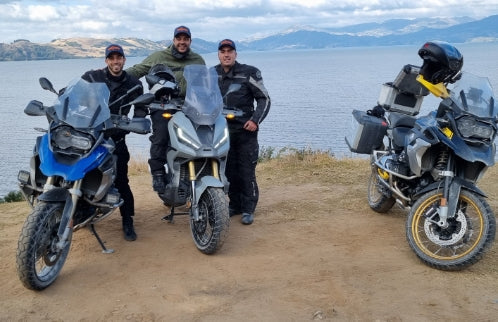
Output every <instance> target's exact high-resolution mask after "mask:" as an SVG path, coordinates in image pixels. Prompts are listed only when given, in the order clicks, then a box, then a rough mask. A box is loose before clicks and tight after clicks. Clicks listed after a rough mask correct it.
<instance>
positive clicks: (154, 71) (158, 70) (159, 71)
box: [146, 64, 176, 89]
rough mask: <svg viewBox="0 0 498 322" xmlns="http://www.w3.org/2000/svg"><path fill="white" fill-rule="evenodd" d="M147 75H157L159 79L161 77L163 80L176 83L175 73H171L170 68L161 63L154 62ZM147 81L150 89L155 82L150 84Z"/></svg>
mask: <svg viewBox="0 0 498 322" xmlns="http://www.w3.org/2000/svg"><path fill="white" fill-rule="evenodd" d="M149 75H153V76H157V77H159V78H160V79H163V80H165V81H170V82H172V83H176V78H175V74H173V71H172V70H171V68H169V67H168V66H166V65H163V64H156V65H154V66H152V67H151V68H150V70H149ZM146 79H147V78H146ZM147 83H148V85H149V89H151V88H152V86H154V85H155V83H153V84H151V83H149V82H147Z"/></svg>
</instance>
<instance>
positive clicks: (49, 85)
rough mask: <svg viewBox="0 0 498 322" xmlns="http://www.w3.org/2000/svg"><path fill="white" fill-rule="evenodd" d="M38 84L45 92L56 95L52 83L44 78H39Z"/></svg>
mask: <svg viewBox="0 0 498 322" xmlns="http://www.w3.org/2000/svg"><path fill="white" fill-rule="evenodd" d="M38 81H39V82H40V86H41V87H42V88H43V89H44V90H47V91H51V92H52V93H55V94H58V93H57V92H56V91H55V89H54V86H53V85H52V83H51V82H50V81H49V80H48V79H47V78H45V77H40V79H39V80H38Z"/></svg>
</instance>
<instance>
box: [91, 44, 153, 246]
mask: <svg viewBox="0 0 498 322" xmlns="http://www.w3.org/2000/svg"><path fill="white" fill-rule="evenodd" d="M125 61H126V58H125V55H124V51H123V48H122V47H121V46H119V45H115V44H113V45H110V46H108V47H107V48H106V50H105V63H106V64H107V67H105V68H103V69H98V70H92V71H88V72H86V73H85V74H84V75H83V76H82V78H83V79H85V80H87V81H89V82H102V83H106V84H107V87H108V88H109V91H110V98H109V103H112V102H114V101H115V100H116V99H118V98H119V97H121V96H122V95H124V94H125V93H126V92H127V91H128V90H130V89H131V88H133V87H135V86H136V85H140V86H142V83H141V82H140V81H139V80H138V79H137V78H136V77H134V76H133V75H129V74H128V73H126V72H125V71H124V70H123V66H124V64H125ZM141 94H143V88H140V90H137V91H136V92H134V93H133V94H131V95H129V96H127V97H125V98H123V99H122V100H121V101H119V102H117V103H116V104H114V105H113V106H111V108H110V109H111V114H119V112H120V111H119V108H120V106H122V105H123V104H126V103H128V102H130V101H132V100H133V99H135V98H136V97H138V96H139V95H141ZM129 111H130V107H127V108H124V109H123V110H122V111H121V113H122V115H128V113H129ZM145 115H146V111H142V110H134V117H145ZM126 134H128V132H126V131H124V130H118V129H117V130H116V132H113V133H112V134H110V137H111V138H112V139H113V141H114V143H115V144H116V149H115V150H114V155H115V156H116V157H117V162H116V168H117V169H116V172H117V173H116V180H115V181H114V186H115V187H116V189H118V191H119V194H120V195H121V198H122V199H123V201H124V203H123V205H122V206H121V207H120V208H119V210H120V212H121V217H122V221H123V232H124V238H125V239H126V240H128V241H133V240H136V239H137V234H136V233H135V229H134V227H133V216H134V214H135V203H134V199H133V193H132V192H131V189H130V185H129V183H128V182H129V180H128V161H129V160H130V153H129V152H128V147H127V146H126V141H125V137H126Z"/></svg>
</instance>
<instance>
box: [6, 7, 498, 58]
mask: <svg viewBox="0 0 498 322" xmlns="http://www.w3.org/2000/svg"><path fill="white" fill-rule="evenodd" d="M496 26H498V15H493V16H489V17H487V18H484V19H481V20H477V21H472V20H471V19H469V18H467V17H457V18H454V19H447V20H441V19H439V18H424V19H413V20H410V19H396V20H389V21H386V22H384V23H379V24H358V25H353V26H347V27H343V28H338V29H328V30H323V29H322V30H320V29H315V28H312V27H309V26H301V27H293V28H290V29H288V30H285V31H283V32H281V33H277V34H274V35H270V36H267V37H263V38H257V39H246V40H241V41H238V45H237V50H238V51H242V50H257V51H265V50H292V49H323V48H335V47H351V46H394V45H412V44H422V43H424V42H425V41H427V40H434V39H437V40H445V41H448V42H451V43H465V42H483V41H485V42H493V41H498V29H497V28H496ZM170 42H171V41H170V40H162V41H151V40H146V39H138V38H112V39H93V38H68V39H55V40H52V41H51V42H49V43H45V44H36V43H32V42H30V41H29V40H26V39H19V40H16V41H14V42H13V43H11V44H3V43H0V61H14V60H43V59H67V58H88V57H102V53H103V52H104V48H105V47H106V46H107V45H109V44H111V43H119V44H121V45H123V47H124V49H125V52H126V53H127V55H128V56H146V55H148V54H149V53H151V52H153V51H156V50H161V49H163V48H165V47H166V46H167V45H169V43H170ZM192 48H193V50H194V51H196V52H198V53H201V54H204V53H209V52H215V51H216V50H217V43H216V42H212V41H206V40H203V39H197V38H194V39H193V43H192Z"/></svg>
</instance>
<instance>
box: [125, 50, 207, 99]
mask: <svg viewBox="0 0 498 322" xmlns="http://www.w3.org/2000/svg"><path fill="white" fill-rule="evenodd" d="M172 46H173V45H170V46H169V47H168V48H166V49H165V50H161V51H156V52H154V53H152V54H150V55H149V56H148V57H146V58H145V59H144V60H143V61H142V62H141V63H139V64H136V65H133V66H132V67H130V68H128V69H127V70H126V72H127V73H128V74H131V75H133V76H135V77H137V78H141V77H143V76H145V75H147V73H149V70H150V68H151V67H152V66H154V65H156V64H164V65H166V66H168V67H169V68H171V70H172V71H173V73H174V74H175V78H176V81H177V84H178V87H179V88H180V97H182V98H184V97H185V93H186V89H187V83H186V81H185V78H184V77H183V69H184V68H185V66H187V65H191V64H200V65H206V62H205V61H204V59H203V58H202V57H201V55H199V54H197V53H194V52H193V51H192V50H190V52H189V53H188V55H187V56H186V57H185V58H183V59H178V58H176V57H174V56H173V54H172V53H171V48H172Z"/></svg>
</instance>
